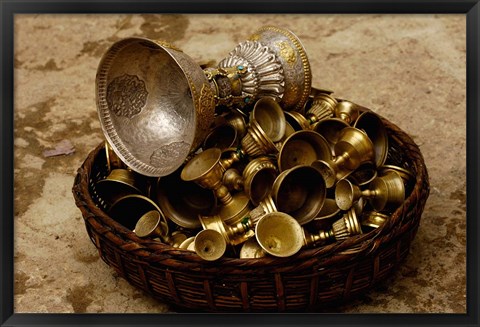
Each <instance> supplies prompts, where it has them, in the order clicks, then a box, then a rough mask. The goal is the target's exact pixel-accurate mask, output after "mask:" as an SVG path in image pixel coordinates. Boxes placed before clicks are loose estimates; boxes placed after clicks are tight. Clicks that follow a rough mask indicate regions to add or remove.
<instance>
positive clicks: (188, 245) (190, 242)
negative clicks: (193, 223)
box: [179, 236, 195, 252]
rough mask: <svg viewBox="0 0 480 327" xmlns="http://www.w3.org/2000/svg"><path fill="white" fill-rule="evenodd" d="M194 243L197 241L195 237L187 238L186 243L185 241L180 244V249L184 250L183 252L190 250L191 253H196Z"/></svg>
mask: <svg viewBox="0 0 480 327" xmlns="http://www.w3.org/2000/svg"><path fill="white" fill-rule="evenodd" d="M194 241H195V236H191V237H189V238H187V239H186V240H185V241H183V242H182V243H181V244H180V246H179V248H180V249H183V250H189V251H192V252H195V248H194V246H195V243H194Z"/></svg>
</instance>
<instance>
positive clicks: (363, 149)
mask: <svg viewBox="0 0 480 327" xmlns="http://www.w3.org/2000/svg"><path fill="white" fill-rule="evenodd" d="M334 153H335V158H334V159H333V160H329V161H327V160H318V161H315V162H314V163H312V166H313V167H315V168H316V169H317V170H318V171H319V172H320V173H321V174H322V176H323V177H324V179H325V182H326V185H327V187H328V188H330V187H332V186H333V185H335V182H336V181H337V180H340V179H342V178H344V177H346V176H347V175H348V174H350V173H351V172H353V171H354V170H355V169H357V168H358V167H359V166H360V165H361V164H362V163H364V162H367V161H373V160H374V158H375V153H374V148H373V144H372V141H371V140H370V139H369V138H368V136H367V134H365V133H364V132H362V131H361V130H359V129H357V128H354V127H345V128H343V129H342V130H341V132H340V135H339V139H338V141H337V143H336V144H335V146H334Z"/></svg>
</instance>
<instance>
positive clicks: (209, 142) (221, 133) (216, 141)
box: [202, 124, 239, 151]
mask: <svg viewBox="0 0 480 327" xmlns="http://www.w3.org/2000/svg"><path fill="white" fill-rule="evenodd" d="M238 143H239V139H238V137H237V131H236V129H235V127H233V126H232V125H228V124H224V125H219V126H216V127H215V128H214V129H212V131H211V132H210V133H208V135H207V136H206V137H205V140H204V141H203V146H202V148H203V150H206V149H210V148H219V149H220V150H222V151H223V150H226V149H228V148H232V147H236V146H237V145H238Z"/></svg>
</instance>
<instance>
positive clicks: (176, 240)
mask: <svg viewBox="0 0 480 327" xmlns="http://www.w3.org/2000/svg"><path fill="white" fill-rule="evenodd" d="M188 237H189V235H188V234H187V233H185V232H183V231H178V230H176V231H174V232H172V234H171V235H168V236H167V237H165V238H164V239H165V241H166V242H167V243H168V244H170V245H171V246H172V247H174V248H179V247H180V245H181V244H182V243H183V242H184V241H185V240H186V239H187V238H188Z"/></svg>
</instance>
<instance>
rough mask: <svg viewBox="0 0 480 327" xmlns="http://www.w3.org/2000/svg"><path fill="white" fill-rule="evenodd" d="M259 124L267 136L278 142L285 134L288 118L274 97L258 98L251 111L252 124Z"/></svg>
mask: <svg viewBox="0 0 480 327" xmlns="http://www.w3.org/2000/svg"><path fill="white" fill-rule="evenodd" d="M255 123H256V124H258V125H259V126H260V128H261V129H262V131H264V133H265V134H266V136H267V138H268V139H269V140H271V141H272V142H278V141H280V140H281V139H282V137H283V136H284V135H285V127H286V120H285V115H284V113H283V109H282V108H281V107H280V105H279V104H278V103H277V102H276V101H275V100H273V99H272V98H268V97H266V98H261V99H260V100H258V101H257V102H256V103H255V105H254V107H253V110H252V112H251V113H250V125H252V124H255Z"/></svg>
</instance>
